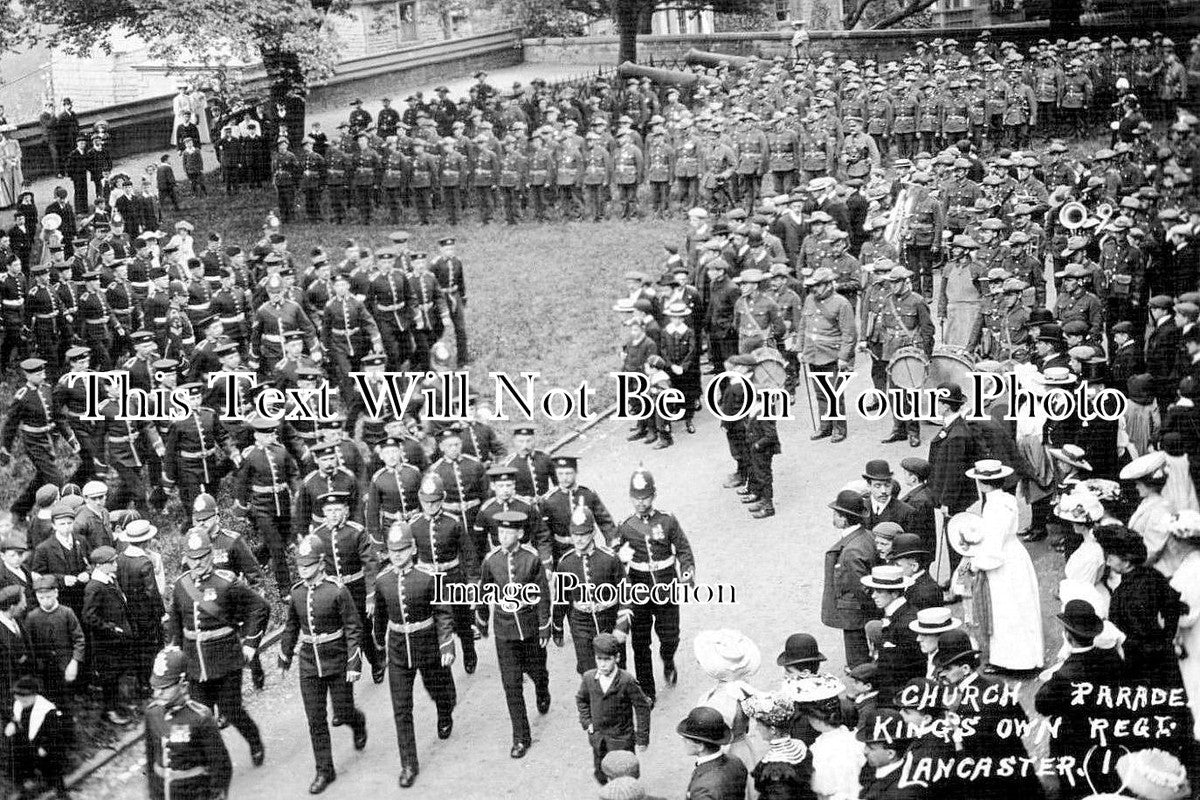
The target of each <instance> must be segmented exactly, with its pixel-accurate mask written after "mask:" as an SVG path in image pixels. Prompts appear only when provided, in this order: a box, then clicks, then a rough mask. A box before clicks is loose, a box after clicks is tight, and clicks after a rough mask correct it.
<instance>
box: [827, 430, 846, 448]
mask: <svg viewBox="0 0 1200 800" xmlns="http://www.w3.org/2000/svg"><path fill="white" fill-rule="evenodd" d="M829 441H831V442H833V443H834V444H837V443H838V442H844V441H846V429H845V428H834V429H833V438H831V439H830V440H829Z"/></svg>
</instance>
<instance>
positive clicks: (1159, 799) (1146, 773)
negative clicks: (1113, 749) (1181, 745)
mask: <svg viewBox="0 0 1200 800" xmlns="http://www.w3.org/2000/svg"><path fill="white" fill-rule="evenodd" d="M1117 774H1118V775H1120V776H1121V782H1122V783H1123V784H1124V785H1125V788H1126V789H1128V790H1129V791H1131V792H1133V793H1134V794H1135V795H1137V796H1138V797H1140V798H1142V800H1183V798H1185V797H1187V796H1188V795H1190V794H1191V788H1190V787H1189V785H1188V778H1187V770H1186V769H1184V766H1183V764H1182V763H1180V761H1179V759H1178V758H1176V757H1175V756H1173V755H1171V754H1170V753H1168V752H1166V751H1165V750H1158V749H1156V748H1150V749H1147V750H1138V751H1137V752H1135V753H1126V754H1125V755H1123V756H1121V757H1120V758H1119V759H1117Z"/></svg>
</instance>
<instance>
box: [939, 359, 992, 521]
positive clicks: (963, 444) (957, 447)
mask: <svg viewBox="0 0 1200 800" xmlns="http://www.w3.org/2000/svg"><path fill="white" fill-rule="evenodd" d="M938 393H939V397H938V401H937V410H938V414H939V415H940V416H941V417H942V426H943V427H942V430H941V431H939V432H938V434H937V435H936V436H934V437H933V441H931V442H930V443H929V495H930V497H931V498H932V499H933V503H934V507H935V508H941V509H942V510H943V512H944V513H945V514H946V516H950V515H952V514H957V513H958V512H960V511H965V510H966V508H967V507H968V506H970V505H971V504H972V503H974V502H975V500H976V498H977V494H976V491H975V481H973V480H971V479H970V478H968V477H967V476H966V471H967V470H968V469H970V468H971V465H972V464H974V463H975V462H976V461H978V460H979V459H981V458H984V457H985V456H984V454H983V453H981V452H980V448H979V445H978V443H977V442H976V440H975V435H974V433H972V431H971V429H970V427H969V426H968V425H967V421H966V420H965V419H963V417H962V414H961V413H960V412H961V411H962V406H963V403H965V402H966V400H967V398H966V396H965V395H964V394H963V390H962V387H961V386H959V385H958V384H954V383H949V382H945V383H941V384H939V385H938Z"/></svg>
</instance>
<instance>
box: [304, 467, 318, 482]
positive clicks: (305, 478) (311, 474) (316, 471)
mask: <svg viewBox="0 0 1200 800" xmlns="http://www.w3.org/2000/svg"><path fill="white" fill-rule="evenodd" d="M320 471H321V470H319V469H314V470H313V471H312V472H310V473H308V474H307V475H305V476H304V482H305V483H308V479H309V478H311V477H312V476H313V475H316V474H317V473H319V472H320Z"/></svg>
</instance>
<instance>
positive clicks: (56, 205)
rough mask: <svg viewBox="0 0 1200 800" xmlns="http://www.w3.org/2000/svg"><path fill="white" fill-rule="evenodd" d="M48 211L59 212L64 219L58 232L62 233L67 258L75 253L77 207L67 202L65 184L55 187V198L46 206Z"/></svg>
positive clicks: (49, 212)
mask: <svg viewBox="0 0 1200 800" xmlns="http://www.w3.org/2000/svg"><path fill="white" fill-rule="evenodd" d="M46 213H47V214H57V215H58V216H59V218H60V219H62V225H60V226H59V228H58V232H59V233H61V234H62V246H63V253H65V254H66V257H67V258H70V257H71V256H73V255H75V246H74V242H75V233H76V227H75V209H74V208H72V207H71V204H70V203H69V202H67V189H66V187H65V186H55V187H54V200H53V201H51V203H50V205H48V206H46Z"/></svg>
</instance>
